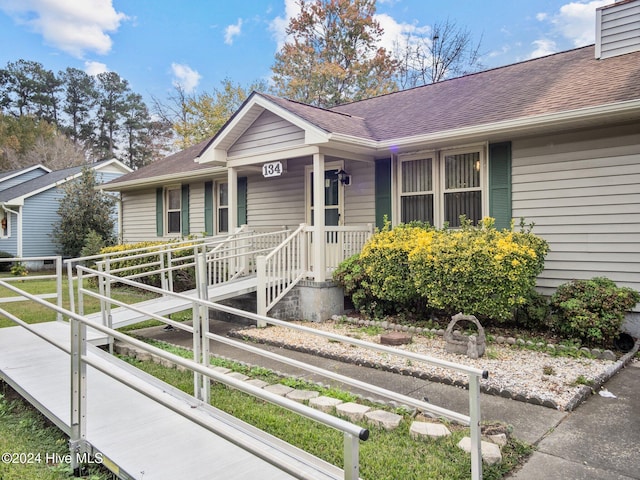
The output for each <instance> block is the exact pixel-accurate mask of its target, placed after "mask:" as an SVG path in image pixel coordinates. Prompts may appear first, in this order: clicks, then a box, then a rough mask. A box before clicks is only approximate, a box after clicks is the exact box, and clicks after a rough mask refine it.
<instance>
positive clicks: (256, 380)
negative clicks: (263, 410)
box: [246, 378, 269, 388]
mask: <svg viewBox="0 0 640 480" xmlns="http://www.w3.org/2000/svg"><path fill="white" fill-rule="evenodd" d="M246 383H248V384H249V385H253V386H254V387H258V388H264V387H266V386H267V385H269V384H268V383H267V382H265V381H264V380H260V379H259V378H252V379H251V380H247V381H246Z"/></svg>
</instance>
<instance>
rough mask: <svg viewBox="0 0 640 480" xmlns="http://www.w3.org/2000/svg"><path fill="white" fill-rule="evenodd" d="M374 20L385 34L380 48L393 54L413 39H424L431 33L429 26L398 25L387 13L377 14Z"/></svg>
mask: <svg viewBox="0 0 640 480" xmlns="http://www.w3.org/2000/svg"><path fill="white" fill-rule="evenodd" d="M374 19H375V20H376V21H377V22H378V23H379V24H380V26H381V27H382V29H383V30H384V33H383V34H382V39H381V40H380V46H381V47H384V48H385V49H386V50H387V51H388V52H392V51H394V50H395V49H396V47H397V46H398V45H405V44H406V42H407V41H409V42H411V40H412V39H414V40H416V39H418V38H423V37H424V36H426V35H428V34H429V32H430V31H431V27H430V26H429V25H423V26H419V25H417V24H415V23H398V22H397V21H396V19H395V18H393V17H391V16H390V15H387V14H386V13H381V14H379V15H378V14H376V15H375V16H374Z"/></svg>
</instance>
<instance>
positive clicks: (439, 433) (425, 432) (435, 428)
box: [409, 422, 451, 440]
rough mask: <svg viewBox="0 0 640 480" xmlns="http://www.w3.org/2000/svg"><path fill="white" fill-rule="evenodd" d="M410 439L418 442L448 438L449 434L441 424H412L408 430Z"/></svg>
mask: <svg viewBox="0 0 640 480" xmlns="http://www.w3.org/2000/svg"><path fill="white" fill-rule="evenodd" d="M409 434H410V435H411V438H413V439H415V440H420V439H424V438H427V437H429V438H440V437H448V436H449V435H451V432H450V431H449V429H448V428H447V427H445V426H444V425H442V424H441V423H432V422H413V423H412V424H411V427H410V428H409Z"/></svg>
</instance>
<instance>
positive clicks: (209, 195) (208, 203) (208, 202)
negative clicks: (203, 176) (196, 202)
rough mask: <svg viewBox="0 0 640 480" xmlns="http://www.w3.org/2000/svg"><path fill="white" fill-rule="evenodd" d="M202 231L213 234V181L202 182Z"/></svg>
mask: <svg viewBox="0 0 640 480" xmlns="http://www.w3.org/2000/svg"><path fill="white" fill-rule="evenodd" d="M204 231H205V235H213V182H204Z"/></svg>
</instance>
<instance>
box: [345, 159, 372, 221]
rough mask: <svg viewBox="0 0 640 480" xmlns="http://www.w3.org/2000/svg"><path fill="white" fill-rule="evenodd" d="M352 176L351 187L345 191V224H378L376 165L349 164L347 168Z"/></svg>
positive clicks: (363, 163)
mask: <svg viewBox="0 0 640 480" xmlns="http://www.w3.org/2000/svg"><path fill="white" fill-rule="evenodd" d="M344 169H345V171H347V172H348V173H349V174H350V175H351V185H347V186H346V187H345V190H344V197H345V200H344V203H345V208H344V216H345V218H344V222H345V223H344V224H345V225H366V224H369V223H370V224H372V225H374V226H375V224H376V194H375V164H373V163H365V162H347V163H346V165H345V167H344Z"/></svg>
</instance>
